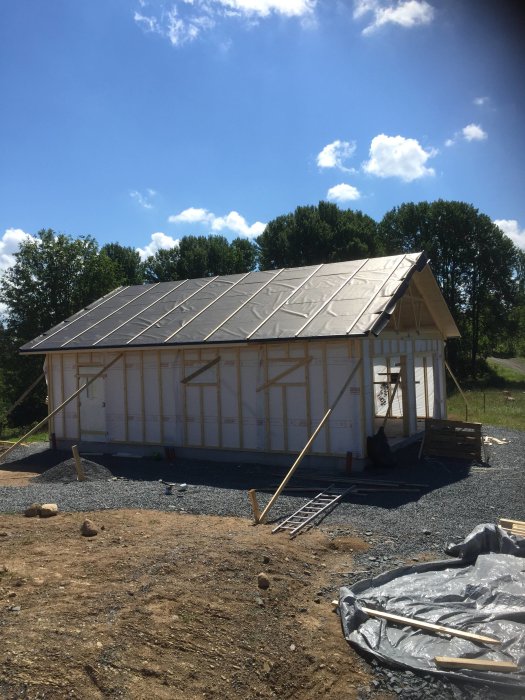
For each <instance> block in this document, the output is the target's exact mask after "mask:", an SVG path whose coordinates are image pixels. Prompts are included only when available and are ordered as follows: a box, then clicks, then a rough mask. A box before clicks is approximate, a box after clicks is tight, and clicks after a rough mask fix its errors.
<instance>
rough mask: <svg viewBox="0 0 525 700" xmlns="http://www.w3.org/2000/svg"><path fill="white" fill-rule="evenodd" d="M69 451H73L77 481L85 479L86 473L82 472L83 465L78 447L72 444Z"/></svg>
mask: <svg viewBox="0 0 525 700" xmlns="http://www.w3.org/2000/svg"><path fill="white" fill-rule="evenodd" d="M71 452H72V453H73V457H74V458H75V468H76V470H77V481H85V480H86V474H85V473H84V467H83V466H82V462H81V461H80V455H79V454H78V447H77V446H76V445H73V447H72V448H71Z"/></svg>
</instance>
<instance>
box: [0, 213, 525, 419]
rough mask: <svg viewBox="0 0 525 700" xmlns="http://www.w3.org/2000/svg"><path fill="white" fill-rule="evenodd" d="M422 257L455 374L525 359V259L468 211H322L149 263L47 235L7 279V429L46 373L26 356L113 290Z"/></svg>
mask: <svg viewBox="0 0 525 700" xmlns="http://www.w3.org/2000/svg"><path fill="white" fill-rule="evenodd" d="M422 250H425V251H426V252H427V254H428V255H429V257H430V259H431V265H432V269H433V272H434V274H435V276H436V278H437V280H438V283H439V285H440V287H441V290H442V292H443V295H444V297H445V300H446V302H447V304H448V306H449V308H450V310H451V312H452V314H453V316H454V318H455V320H456V323H457V325H458V327H459V329H460V331H461V334H462V337H461V339H460V340H457V341H451V342H449V344H448V358H449V361H450V362H451V364H452V365H453V367H454V368H455V370H456V372H458V373H459V374H460V375H461V376H465V375H467V374H469V375H472V376H475V374H476V371H477V369H478V366H479V362H480V360H482V359H483V358H484V357H486V356H487V355H488V354H490V353H494V352H499V353H507V354H520V353H523V352H525V253H524V252H523V251H521V250H519V249H518V248H517V247H516V246H515V245H514V244H513V243H512V241H511V240H510V238H508V237H507V236H505V235H504V234H503V232H502V231H501V230H500V229H499V228H498V227H497V226H496V225H495V224H494V223H493V222H492V221H491V220H490V218H489V217H488V216H486V215H485V214H482V213H480V212H479V211H478V210H477V209H475V208H474V207H473V206H472V205H470V204H466V203H464V202H453V201H443V200H438V201H435V202H420V203H417V204H413V203H408V204H402V205H401V206H399V207H396V208H394V209H392V210H391V211H389V212H387V213H386V214H385V216H384V217H383V218H382V220H381V221H379V222H376V221H375V220H374V219H372V218H371V217H369V216H367V215H366V214H363V213H362V212H360V211H353V210H341V209H339V207H337V205H335V204H332V203H329V202H319V204H318V205H317V206H300V207H297V208H296V209H295V211H294V212H291V213H288V214H284V215H282V216H278V217H277V218H275V219H273V220H272V221H270V222H269V223H268V225H267V226H266V228H265V230H264V232H263V233H262V234H261V235H260V236H259V237H258V238H257V239H256V241H253V242H252V241H249V240H247V239H244V238H237V239H235V240H233V241H232V242H229V241H228V240H227V239H226V238H224V237H223V236H217V235H210V236H207V237H204V236H184V237H183V238H181V239H180V241H179V243H178V245H176V246H174V247H173V248H171V249H169V250H158V251H157V252H156V253H155V254H154V255H152V256H150V257H148V258H147V259H146V260H144V261H142V260H141V258H140V255H139V253H138V252H137V251H136V250H135V249H133V248H132V247H130V246H124V245H121V244H120V243H116V242H115V243H109V244H106V245H103V246H101V247H100V246H99V245H98V243H97V242H96V240H95V239H94V238H93V237H91V236H85V237H77V238H75V237H72V236H70V235H67V234H63V233H56V232H55V231H53V230H51V229H44V230H42V231H40V232H39V233H38V235H37V237H36V238H35V239H33V240H27V241H25V242H23V243H22V244H21V246H20V249H19V251H18V252H17V253H16V254H15V263H14V265H13V266H12V267H10V268H8V269H7V270H6V271H5V272H4V274H3V275H2V277H1V278H0V303H1V304H3V312H2V316H1V317H0V423H1V422H2V417H3V416H4V417H5V411H6V410H7V407H8V406H10V405H11V404H12V403H13V402H14V401H15V400H16V399H17V398H18V396H19V395H20V394H21V393H22V392H23V391H24V389H25V388H26V387H27V386H29V384H30V383H31V382H32V381H33V380H34V379H35V378H36V377H37V376H38V374H39V373H40V372H41V371H42V358H41V357H23V358H21V357H20V356H19V354H18V349H19V347H20V346H21V345H23V344H24V343H25V342H27V341H28V340H31V339H32V338H34V337H35V336H37V335H39V334H40V333H42V332H43V331H45V330H47V329H49V328H50V327H52V326H54V325H56V324H57V323H60V322H61V321H63V320H64V319H65V318H67V317H68V316H70V315H72V314H73V313H75V312H76V311H78V310H79V309H81V308H83V307H85V306H86V305H88V304H89V303H91V302H92V301H94V300H95V299H97V298H99V297H101V296H103V295H104V294H106V293H108V292H109V291H111V290H112V289H115V288H116V287H119V286H121V285H130V284H144V283H148V282H164V281H170V280H178V279H186V278H192V277H207V276H213V275H226V274H234V273H241V272H248V271H250V270H254V269H261V270H264V269H276V268H280V267H296V266H301V265H314V264H319V263H329V262H338V261H343V260H356V259H361V258H367V257H375V256H380V255H395V254H398V253H408V252H418V251H422ZM44 392H45V388H44V387H43V386H41V387H40V388H39V389H37V390H35V392H34V394H33V396H32V397H31V398H30V399H28V400H27V401H25V402H24V403H23V404H22V405H21V406H20V407H19V408H18V409H16V410H15V411H14V412H13V413H12V415H11V416H10V421H11V422H12V423H13V424H24V423H28V422H29V421H31V420H34V419H36V418H38V417H40V416H41V415H42V413H43V412H44V411H45V407H44V404H43V396H44Z"/></svg>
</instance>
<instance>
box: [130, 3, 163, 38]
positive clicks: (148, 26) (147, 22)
mask: <svg viewBox="0 0 525 700" xmlns="http://www.w3.org/2000/svg"><path fill="white" fill-rule="evenodd" d="M141 7H143V5H142V3H141ZM133 19H134V20H135V22H136V23H137V24H138V25H139V27H142V29H144V31H145V32H156V33H160V26H159V23H158V22H157V19H156V18H155V17H146V16H145V15H141V14H140V12H135V14H134V15H133Z"/></svg>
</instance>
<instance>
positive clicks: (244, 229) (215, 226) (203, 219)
mask: <svg viewBox="0 0 525 700" xmlns="http://www.w3.org/2000/svg"><path fill="white" fill-rule="evenodd" d="M168 221H169V222H170V223H172V224H207V225H208V226H209V227H210V229H211V231H215V232H216V231H224V230H228V231H231V232H232V233H235V234H236V235H238V236H246V237H247V238H255V237H256V236H259V235H260V234H261V233H262V232H263V231H264V229H265V228H266V224H264V223H262V222H261V221H256V222H255V223H253V224H251V225H249V224H248V223H247V221H246V219H245V218H244V216H241V215H240V214H239V212H236V211H231V212H230V213H229V214H226V215H225V216H216V215H215V214H214V213H213V212H211V211H208V210H207V209H199V208H196V207H189V208H188V209H184V210H183V211H181V212H180V213H179V214H172V215H171V216H170V217H169V219H168Z"/></svg>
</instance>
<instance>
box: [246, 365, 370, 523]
mask: <svg viewBox="0 0 525 700" xmlns="http://www.w3.org/2000/svg"><path fill="white" fill-rule="evenodd" d="M360 365H361V360H358V361H357V362H356V364H355V366H354V368H353V369H352V371H351V372H350V374H349V375H348V379H347V380H346V382H345V383H344V384H343V387H342V389H341V391H340V392H339V393H338V394H337V396H336V398H335V401H334V402H333V403H332V405H331V406H330V408H329V409H328V411H327V412H326V413H325V414H324V416H323V417H322V418H321V422H320V423H319V425H318V426H317V428H316V429H315V430H314V432H313V433H312V435H311V436H310V438H309V439H308V442H307V443H306V445H305V446H304V447H303V449H302V450H301V452H300V453H299V456H298V457H297V459H296V460H295V462H294V463H293V464H292V466H291V468H290V471H289V472H288V474H287V475H286V476H285V477H284V479H283V481H282V483H281V485H280V486H279V488H278V489H277V491H276V492H275V493H274V495H273V496H272V497H271V499H270V501H269V503H268V505H267V506H266V508H265V509H264V510H263V512H262V513H261V516H260V518H259V519H258V520H257V522H260V523H263V522H264V521H265V520H266V517H267V515H268V511H269V510H270V508H271V507H272V506H273V504H274V503H275V501H276V500H277V499H278V498H279V496H280V495H281V492H282V490H283V489H284V488H285V486H286V484H287V483H288V482H289V481H290V479H291V478H292V476H293V473H294V472H295V470H296V469H297V467H298V466H299V464H300V463H301V462H302V461H303V457H304V456H305V454H306V453H307V452H308V450H309V449H310V447H311V445H312V443H313V442H314V440H315V438H316V437H317V435H318V433H319V431H320V430H321V428H322V427H323V426H324V424H325V423H326V421H327V420H328V419H329V418H330V415H331V413H332V411H333V410H334V408H335V407H336V406H337V404H338V403H339V401H340V399H341V397H342V396H343V394H344V393H345V391H346V389H347V388H348V385H349V384H350V382H351V381H352V379H353V378H354V375H355V373H356V372H357V370H358V369H359V367H360Z"/></svg>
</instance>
